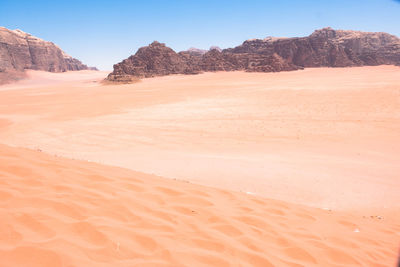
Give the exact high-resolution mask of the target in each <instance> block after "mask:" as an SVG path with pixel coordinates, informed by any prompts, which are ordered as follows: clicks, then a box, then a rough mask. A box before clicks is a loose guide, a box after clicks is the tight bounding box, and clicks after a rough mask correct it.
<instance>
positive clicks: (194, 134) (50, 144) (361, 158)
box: [0, 66, 400, 214]
mask: <svg viewBox="0 0 400 267" xmlns="http://www.w3.org/2000/svg"><path fill="white" fill-rule="evenodd" d="M399 74H400V68H399V67H394V66H378V67H360V68H320V69H306V70H304V71H295V72H280V73H243V72H227V73H224V72H219V73H205V74H201V75H189V76H184V75H175V76H167V77H159V78H152V79H145V80H143V81H142V82H140V83H137V84H131V85H115V86H113V85H107V86H104V85H102V84H101V83H98V82H96V81H100V80H101V79H102V78H101V77H105V75H106V73H98V72H93V71H92V72H91V71H83V72H69V73H63V74H49V73H44V72H30V75H31V77H32V79H31V83H32V84H31V85H29V80H27V81H24V86H22V87H21V85H20V87H19V89H18V90H11V89H12V88H13V85H9V86H3V87H0V88H1V90H2V91H1V92H0V119H1V120H3V121H4V122H7V127H2V128H1V129H2V131H0V140H1V142H2V143H5V144H9V145H14V146H22V147H30V148H33V149H35V148H40V149H42V150H43V151H46V152H49V153H51V154H57V155H62V156H66V157H70V158H80V159H85V160H91V161H96V162H101V163H106V164H109V165H116V166H121V167H126V168H130V169H133V170H137V171H142V172H146V173H154V174H157V175H161V176H164V177H171V178H177V179H183V180H189V181H192V182H195V183H200V184H204V185H209V186H214V187H220V188H224V189H230V190H234V191H245V192H252V193H255V194H256V195H260V196H265V197H269V198H274V199H280V200H284V201H290V202H294V203H301V204H305V205H312V206H315V207H319V208H330V209H340V210H347V211H349V210H351V211H352V212H357V211H358V210H360V209H362V210H365V209H371V212H372V213H374V214H375V213H377V212H379V213H390V212H391V208H398V209H400V201H399V194H398V192H399V191H400V179H399V173H400V142H399V136H400V75H399ZM102 75H103V76H102ZM49 80H51V85H49V84H48V83H49ZM0 124H1V125H3V124H4V123H1V122H0ZM4 125H5V124H4ZM0 127H1V126H0Z"/></svg>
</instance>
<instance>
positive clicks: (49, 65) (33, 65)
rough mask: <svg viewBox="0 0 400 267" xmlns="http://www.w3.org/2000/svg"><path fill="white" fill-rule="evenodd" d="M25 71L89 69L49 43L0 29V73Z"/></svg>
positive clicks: (17, 32) (21, 33)
mask: <svg viewBox="0 0 400 267" xmlns="http://www.w3.org/2000/svg"><path fill="white" fill-rule="evenodd" d="M26 69H32V70H44V71H50V72H64V71H70V70H85V69H89V68H88V67H87V66H86V65H84V64H82V62H80V61H79V60H77V59H75V58H72V57H70V56H69V55H67V54H66V53H64V52H63V51H62V50H61V49H60V48H59V47H58V46H56V45H55V44H53V43H51V42H47V41H44V40H42V39H39V38H37V37H34V36H32V35H30V34H28V33H25V32H23V31H20V30H8V29H6V28H3V27H0V72H9V73H13V72H15V71H23V70H26ZM91 69H93V68H91Z"/></svg>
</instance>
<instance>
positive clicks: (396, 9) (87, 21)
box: [0, 0, 400, 70]
mask: <svg viewBox="0 0 400 267" xmlns="http://www.w3.org/2000/svg"><path fill="white" fill-rule="evenodd" d="M0 26H4V27H6V28H9V29H21V30H23V31H25V32H29V33H31V34H33V35H35V36H38V37H40V38H42V39H45V40H48V41H52V42H54V43H56V44H57V45H59V46H60V47H61V48H62V49H63V50H64V51H66V52H67V53H68V54H70V55H71V56H73V57H76V58H78V59H80V60H81V61H82V62H84V63H85V64H88V65H90V66H97V67H98V68H99V69H102V70H111V69H112V65H113V64H114V63H117V62H119V61H121V60H122V59H124V58H126V57H128V56H130V55H131V54H133V53H135V52H136V50H137V49H138V48H139V47H141V46H145V45H147V44H149V43H151V42H152V41H154V40H158V41H160V42H164V43H166V44H167V45H168V46H170V47H172V48H173V49H174V50H176V51H181V50H186V49H188V48H189V47H192V46H193V47H198V48H203V49H208V48H209V47H210V46H212V45H218V46H220V47H221V48H226V47H232V46H236V45H239V44H241V43H242V42H243V41H244V40H246V39H250V38H264V37H266V36H286V37H292V36H305V35H309V34H310V33H312V32H313V30H315V29H319V28H323V27H327V26H331V27H333V28H336V29H354V30H363V31H384V32H388V33H391V34H395V35H397V36H400V0H399V1H396V0H319V1H318V0H314V1H310V0H303V1H296V0H292V1H289V0H286V1H285V0H279V1H278V0H271V1H269V0H264V1H261V0H254V1H253V0H246V1H245V0H242V1H236V0H229V1H228V0H226V1H225V0H221V1H218V0H214V1H210V0H204V1H201V0H198V1H195V0H186V1H184V0H181V1H178V0H165V1H162V0H158V1H157V0H143V1H128V0H126V1H122V0H112V1H104V0H96V1H90V0H87V1H85V0H69V1H63V0H60V1H57V0H53V1H43V0H0Z"/></svg>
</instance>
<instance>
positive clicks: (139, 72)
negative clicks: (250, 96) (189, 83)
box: [108, 28, 400, 81]
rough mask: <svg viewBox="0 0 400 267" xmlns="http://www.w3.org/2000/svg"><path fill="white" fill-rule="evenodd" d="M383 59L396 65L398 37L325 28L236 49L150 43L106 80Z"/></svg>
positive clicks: (399, 59)
mask: <svg viewBox="0 0 400 267" xmlns="http://www.w3.org/2000/svg"><path fill="white" fill-rule="evenodd" d="M382 64H393V65H400V39H399V38H397V37H396V36H393V35H390V34H387V33H367V32H358V31H343V30H333V29H332V28H324V29H321V30H316V31H315V32H314V33H312V34H311V35H310V36H307V37H299V38H273V37H268V38H265V39H262V40H261V39H254V40H247V41H245V42H244V43H243V44H242V45H240V46H237V47H235V48H229V49H224V50H221V49H215V48H212V49H210V50H209V51H207V52H205V53H204V52H203V51H200V50H197V49H189V50H188V51H182V52H179V53H176V52H175V51H173V50H172V49H171V48H168V47H166V46H165V45H164V44H161V43H158V42H153V43H152V44H151V45H149V46H147V47H142V48H140V49H139V50H138V52H137V53H136V54H135V55H133V56H131V57H129V58H128V59H125V60H124V61H122V62H121V63H118V64H116V65H114V71H113V72H112V73H110V74H109V76H108V79H109V80H111V81H124V80H129V79H130V77H137V78H143V77H153V76H161V75H168V74H196V73H200V72H203V71H234V70H245V71H254V72H274V71H290V70H298V69H303V68H305V67H351V66H364V65H382Z"/></svg>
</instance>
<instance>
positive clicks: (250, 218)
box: [0, 145, 400, 267]
mask: <svg viewBox="0 0 400 267" xmlns="http://www.w3.org/2000/svg"><path fill="white" fill-rule="evenodd" d="M0 177H1V179H0V200H1V201H0V217H1V220H0V231H1V232H0V265H1V266H41V267H43V266H51V267H56V266H264V267H265V266H394V264H395V261H396V256H397V245H398V240H399V237H400V224H399V222H398V221H397V222H396V221H393V220H391V219H387V218H377V217H369V216H359V215H354V214H348V213H344V212H337V211H328V210H321V209H316V208H308V207H305V206H300V205H295V204H289V203H286V202H283V201H277V200H270V199H264V198H260V197H256V196H252V195H249V194H245V193H233V192H230V191H226V190H219V189H212V188H209V187H204V186H200V185H194V184H190V183H187V182H183V181H174V180H170V179H164V178H160V177H156V176H152V175H146V174H142V173H138V172H134V171H130V170H127V169H120V168H116V167H107V166H104V165H99V164H95V163H88V162H84V161H78V160H69V159H64V158H60V157H55V156H51V155H47V154H45V153H41V152H37V151H30V150H26V149H18V148H11V147H7V146H4V145H1V146H0Z"/></svg>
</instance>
